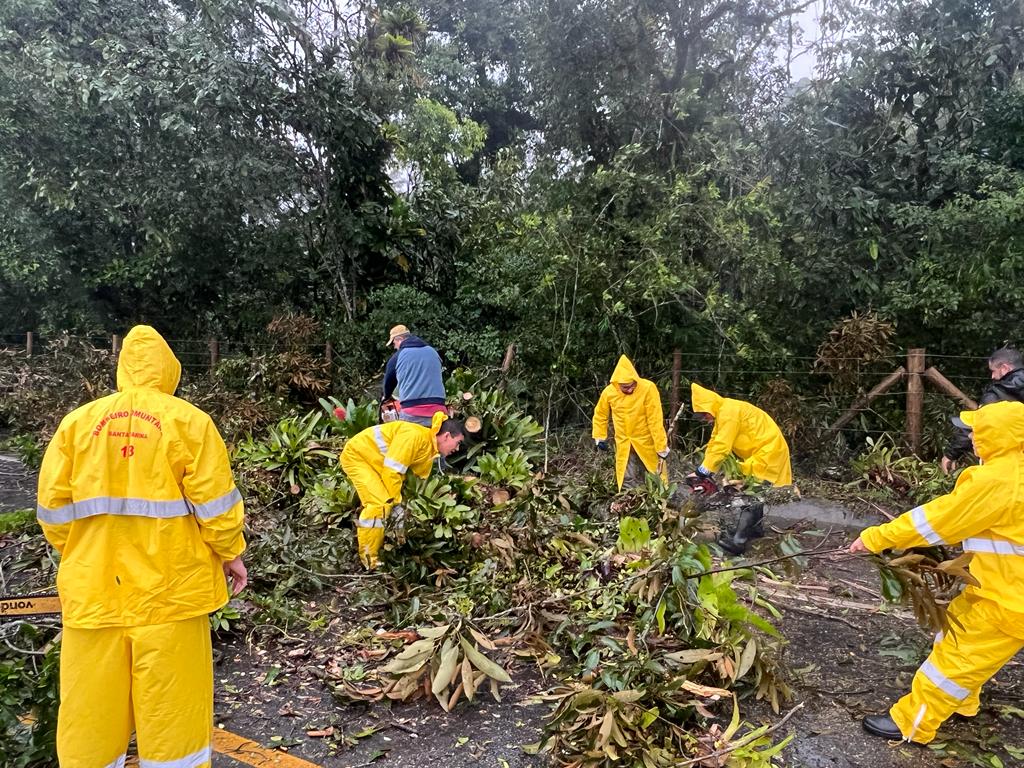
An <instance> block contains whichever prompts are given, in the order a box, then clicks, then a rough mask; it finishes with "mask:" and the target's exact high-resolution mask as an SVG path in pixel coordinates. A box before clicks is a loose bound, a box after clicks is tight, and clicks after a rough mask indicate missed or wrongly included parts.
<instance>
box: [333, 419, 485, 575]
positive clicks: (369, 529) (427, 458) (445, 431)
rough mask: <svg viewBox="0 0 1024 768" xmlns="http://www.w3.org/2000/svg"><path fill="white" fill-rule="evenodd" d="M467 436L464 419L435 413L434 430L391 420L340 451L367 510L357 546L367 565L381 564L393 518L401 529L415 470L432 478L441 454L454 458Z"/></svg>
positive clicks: (358, 528)
mask: <svg viewBox="0 0 1024 768" xmlns="http://www.w3.org/2000/svg"><path fill="white" fill-rule="evenodd" d="M464 438H465V430H464V428H463V426H462V422H461V421H457V420H455V419H449V418H446V417H445V414H443V413H435V414H434V416H433V420H432V422H431V425H430V426H429V427H424V426H421V425H420V424H416V423H414V422H410V421H389V422H387V423H385V424H378V425H377V426H375V427H368V428H367V429H364V430H363V431H362V432H360V433H359V434H357V435H354V436H353V437H352V438H350V439H349V441H348V442H347V443H346V444H345V448H344V450H342V452H341V468H342V469H343V470H345V474H346V475H348V479H349V480H351V481H352V485H353V486H355V489H356V493H357V494H359V501H361V502H362V504H363V509H362V511H361V512H360V513H359V519H358V520H357V521H356V545H357V547H358V549H359V559H360V560H362V561H363V565H365V566H366V567H367V568H370V569H373V568H376V567H377V565H378V559H379V553H380V548H381V546H382V545H383V544H384V525H385V523H386V522H387V520H388V518H389V516H390V517H393V518H394V524H395V525H396V527H401V525H402V523H403V519H404V514H405V509H404V508H403V507H402V506H401V504H402V483H403V482H404V481H405V475H406V474H407V473H408V472H410V471H411V472H412V473H413V474H414V475H416V476H417V477H427V476H429V475H430V470H431V468H432V467H433V466H434V459H435V458H436V457H437V456H439V455H440V456H443V457H446V456H450V455H451V454H453V453H454V452H455V451H457V450H458V449H459V446H460V445H461V444H462V441H463V439H464Z"/></svg>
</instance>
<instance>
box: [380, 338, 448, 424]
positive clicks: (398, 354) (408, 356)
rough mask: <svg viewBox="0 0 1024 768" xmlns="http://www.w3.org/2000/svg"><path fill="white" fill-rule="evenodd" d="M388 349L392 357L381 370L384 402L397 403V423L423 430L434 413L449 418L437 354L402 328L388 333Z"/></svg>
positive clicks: (425, 343)
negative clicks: (394, 401)
mask: <svg viewBox="0 0 1024 768" xmlns="http://www.w3.org/2000/svg"><path fill="white" fill-rule="evenodd" d="M388 346H389V347H390V346H394V348H395V354H393V355H392V356H391V359H389V360H388V364H387V367H386V368H385V369H384V390H383V393H382V394H383V402H385V403H386V402H388V401H390V400H396V401H397V402H398V404H399V407H400V411H399V416H398V418H399V419H401V420H402V421H411V422H413V423H414V424H419V425H421V426H424V427H429V426H430V425H431V420H432V419H433V417H434V414H435V413H439V412H440V413H444V414H445V416H448V415H449V414H448V408H447V407H446V406H445V393H444V381H443V380H442V374H443V368H442V366H441V356H440V355H438V354H437V350H436V349H434V348H433V347H432V346H430V345H429V344H427V342H425V341H424V340H423V339H421V338H420V337H419V336H413V335H412V334H411V333H410V332H409V329H408V328H406V327H405V326H404V325H396V326H395V327H394V328H392V329H391V333H390V335H389V336H388Z"/></svg>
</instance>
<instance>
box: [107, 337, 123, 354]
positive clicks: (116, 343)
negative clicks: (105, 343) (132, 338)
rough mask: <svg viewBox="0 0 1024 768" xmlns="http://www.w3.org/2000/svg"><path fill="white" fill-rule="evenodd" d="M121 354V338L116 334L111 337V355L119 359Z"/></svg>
mask: <svg viewBox="0 0 1024 768" xmlns="http://www.w3.org/2000/svg"><path fill="white" fill-rule="evenodd" d="M120 352H121V337H120V336H118V335H117V334H116V333H115V334H113V335H111V337H110V353H111V354H112V355H113V356H114V357H117V356H118V354H119V353H120Z"/></svg>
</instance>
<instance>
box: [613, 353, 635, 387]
mask: <svg viewBox="0 0 1024 768" xmlns="http://www.w3.org/2000/svg"><path fill="white" fill-rule="evenodd" d="M611 381H612V384H629V383H630V382H631V381H640V375H639V374H638V373H637V372H636V368H634V367H633V363H631V362H630V361H629V358H628V357H626V356H625V355H622V356H621V357H620V358H619V362H618V364H617V365H616V366H615V370H614V371H613V372H612V379H611Z"/></svg>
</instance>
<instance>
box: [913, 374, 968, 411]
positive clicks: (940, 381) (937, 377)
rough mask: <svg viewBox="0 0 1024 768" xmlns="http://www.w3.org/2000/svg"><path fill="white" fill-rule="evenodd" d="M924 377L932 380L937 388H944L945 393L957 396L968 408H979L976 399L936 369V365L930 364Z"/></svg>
mask: <svg viewBox="0 0 1024 768" xmlns="http://www.w3.org/2000/svg"><path fill="white" fill-rule="evenodd" d="M924 377H925V378H926V379H928V381H930V382H931V383H932V384H934V385H935V387H936V388H937V389H940V390H942V391H943V392H944V393H945V394H947V395H949V396H950V397H955V398H956V399H957V400H959V401H960V402H961V403H963V404H964V405H965V406H967V408H968V409H970V410H972V411H976V410H978V404H977V403H976V402H975V401H974V400H972V399H971V398H969V397H968V396H967V395H965V394H964V393H963V392H962V391H961V390H960V388H959V387H958V386H956V385H955V384H954V383H953V382H951V381H950V380H949V379H947V378H946V377H945V376H943V375H942V374H941V373H939V371H938V369H936V367H935V366H934V365H932V366H929V368H928V370H926V371H925V372H924Z"/></svg>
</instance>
